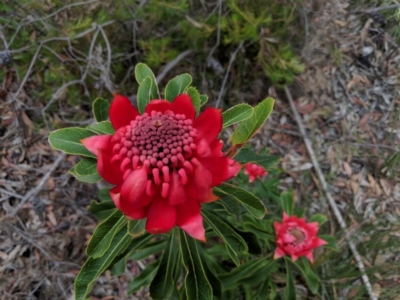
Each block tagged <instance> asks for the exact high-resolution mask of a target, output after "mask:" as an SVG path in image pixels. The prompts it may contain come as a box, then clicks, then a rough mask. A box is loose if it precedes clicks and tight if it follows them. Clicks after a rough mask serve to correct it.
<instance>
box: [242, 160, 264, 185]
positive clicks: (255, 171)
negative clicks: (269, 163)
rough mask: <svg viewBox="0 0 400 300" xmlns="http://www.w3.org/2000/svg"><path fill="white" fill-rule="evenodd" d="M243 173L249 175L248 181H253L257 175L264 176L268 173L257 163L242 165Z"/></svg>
mask: <svg viewBox="0 0 400 300" xmlns="http://www.w3.org/2000/svg"><path fill="white" fill-rule="evenodd" d="M244 174H246V175H249V182H253V181H254V180H256V178H257V177H263V176H266V175H267V174H268V173H267V171H265V170H264V168H263V167H261V166H259V165H257V164H253V163H247V164H246V165H245V166H244Z"/></svg>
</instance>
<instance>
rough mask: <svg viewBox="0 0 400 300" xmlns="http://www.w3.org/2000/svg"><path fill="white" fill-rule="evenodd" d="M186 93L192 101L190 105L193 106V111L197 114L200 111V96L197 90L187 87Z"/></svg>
mask: <svg viewBox="0 0 400 300" xmlns="http://www.w3.org/2000/svg"><path fill="white" fill-rule="evenodd" d="M187 93H188V95H189V97H190V98H191V99H192V103H193V106H194V109H195V110H196V113H199V111H200V94H199V92H198V91H197V89H196V88H195V87H193V86H191V87H189V88H188V89H187Z"/></svg>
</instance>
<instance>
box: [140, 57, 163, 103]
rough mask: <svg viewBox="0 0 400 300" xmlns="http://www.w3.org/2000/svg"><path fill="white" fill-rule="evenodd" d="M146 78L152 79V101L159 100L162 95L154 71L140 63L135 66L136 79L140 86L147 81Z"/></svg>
mask: <svg viewBox="0 0 400 300" xmlns="http://www.w3.org/2000/svg"><path fill="white" fill-rule="evenodd" d="M146 77H150V79H151V93H150V95H151V99H159V98H160V95H159V94H160V93H159V92H158V87H157V82H156V77H155V76H154V73H153V71H152V70H151V69H150V68H149V67H148V66H147V65H146V64H144V63H138V64H137V65H136V66H135V78H136V81H137V83H139V85H141V84H142V82H143V81H144V80H145V79H146Z"/></svg>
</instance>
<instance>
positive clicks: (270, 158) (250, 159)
mask: <svg viewBox="0 0 400 300" xmlns="http://www.w3.org/2000/svg"><path fill="white" fill-rule="evenodd" d="M234 158H235V160H236V161H237V162H238V163H240V164H246V163H255V164H258V165H260V166H261V167H263V168H264V169H269V168H271V167H273V166H275V165H276V164H277V163H278V162H279V161H280V159H281V158H280V157H279V156H275V155H258V154H256V153H255V152H254V150H253V149H251V148H250V147H243V148H241V149H240V150H239V152H238V153H237V154H236V155H235V157H234Z"/></svg>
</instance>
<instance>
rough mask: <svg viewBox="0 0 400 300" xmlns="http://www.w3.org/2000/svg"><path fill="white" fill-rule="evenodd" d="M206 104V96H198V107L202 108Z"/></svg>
mask: <svg viewBox="0 0 400 300" xmlns="http://www.w3.org/2000/svg"><path fill="white" fill-rule="evenodd" d="M207 102H208V96H207V95H204V94H203V95H200V107H202V106H203V105H204V104H206V103H207Z"/></svg>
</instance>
